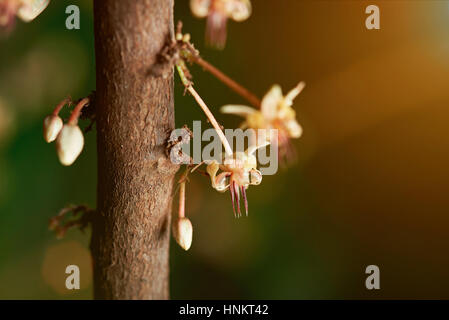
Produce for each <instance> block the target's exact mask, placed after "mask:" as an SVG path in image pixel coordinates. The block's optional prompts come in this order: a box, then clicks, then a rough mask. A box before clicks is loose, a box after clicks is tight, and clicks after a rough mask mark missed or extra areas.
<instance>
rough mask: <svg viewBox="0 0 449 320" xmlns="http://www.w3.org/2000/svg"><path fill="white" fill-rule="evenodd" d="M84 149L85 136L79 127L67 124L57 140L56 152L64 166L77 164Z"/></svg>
mask: <svg viewBox="0 0 449 320" xmlns="http://www.w3.org/2000/svg"><path fill="white" fill-rule="evenodd" d="M83 147H84V136H83V133H82V132H81V129H80V128H79V127H78V126H77V125H71V124H66V125H64V127H63V128H62V130H61V132H60V133H59V136H58V138H57V139H56V151H57V153H58V157H59V161H60V162H61V163H62V164H63V165H64V166H70V165H71V164H72V163H73V162H75V160H76V158H78V156H79V155H80V153H81V151H82V150H83Z"/></svg>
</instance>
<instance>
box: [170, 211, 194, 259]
mask: <svg viewBox="0 0 449 320" xmlns="http://www.w3.org/2000/svg"><path fill="white" fill-rule="evenodd" d="M192 235H193V227H192V223H191V222H190V220H189V219H188V218H179V219H177V220H175V221H173V236H174V237H175V240H176V242H177V243H178V244H179V245H180V246H181V248H183V249H184V250H186V251H187V250H189V249H190V246H191V245H192Z"/></svg>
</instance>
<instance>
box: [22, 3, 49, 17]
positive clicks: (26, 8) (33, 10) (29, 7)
mask: <svg viewBox="0 0 449 320" xmlns="http://www.w3.org/2000/svg"><path fill="white" fill-rule="evenodd" d="M21 3H22V5H21V6H20V8H19V10H18V11H17V16H18V17H19V18H20V19H22V20H23V21H25V22H30V21H31V20H34V19H35V18H36V17H37V16H38V15H40V14H41V13H42V11H44V10H45V8H47V6H48V4H49V3H50V0H21Z"/></svg>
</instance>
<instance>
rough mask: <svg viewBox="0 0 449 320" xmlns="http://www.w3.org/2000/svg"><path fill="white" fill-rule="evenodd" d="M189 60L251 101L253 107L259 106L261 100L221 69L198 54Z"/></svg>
mask: <svg viewBox="0 0 449 320" xmlns="http://www.w3.org/2000/svg"><path fill="white" fill-rule="evenodd" d="M190 61H192V62H194V63H196V64H197V65H199V66H201V67H202V68H203V69H204V70H206V71H208V72H210V73H211V74H212V75H214V76H215V77H216V78H217V79H218V80H220V81H221V82H223V83H224V84H225V85H227V86H228V87H229V88H230V89H232V90H233V91H235V92H236V93H237V94H239V95H240V96H242V97H243V98H245V99H246V100H248V102H249V103H251V104H252V105H253V106H254V107H256V108H260V105H261V101H260V99H259V98H258V97H257V96H256V95H255V94H253V93H252V92H251V91H249V90H248V89H246V88H245V87H243V86H241V85H240V84H238V83H237V82H236V81H234V80H232V79H231V78H230V77H229V76H227V75H226V74H224V73H223V72H222V71H220V70H219V69H218V68H217V67H215V66H213V65H212V64H210V63H209V62H207V61H206V60H204V59H203V58H201V57H200V56H194V55H192V57H191V59H190Z"/></svg>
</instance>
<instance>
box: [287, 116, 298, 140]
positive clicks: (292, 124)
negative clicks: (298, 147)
mask: <svg viewBox="0 0 449 320" xmlns="http://www.w3.org/2000/svg"><path fill="white" fill-rule="evenodd" d="M285 128H286V129H287V131H288V134H289V136H290V137H291V138H299V137H300V136H301V135H302V127H301V126H300V125H299V123H298V122H297V121H296V120H290V121H287V122H286V123H285Z"/></svg>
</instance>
